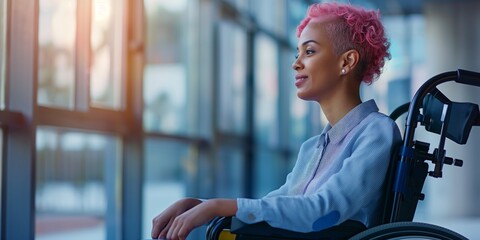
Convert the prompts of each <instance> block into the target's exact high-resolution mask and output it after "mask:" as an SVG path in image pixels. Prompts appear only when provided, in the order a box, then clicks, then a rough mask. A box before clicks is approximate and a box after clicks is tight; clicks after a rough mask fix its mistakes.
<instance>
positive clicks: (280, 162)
mask: <svg viewBox="0 0 480 240" xmlns="http://www.w3.org/2000/svg"><path fill="white" fill-rule="evenodd" d="M290 165H291V163H290V161H289V160H287V159H284V158H282V157H281V156H280V154H279V153H278V151H272V150H265V149H261V150H259V151H257V153H256V154H255V172H254V174H255V176H254V180H255V182H254V184H253V186H255V187H254V197H255V198H261V197H263V196H265V195H266V194H267V193H269V192H271V191H272V190H275V189H277V188H279V187H280V186H282V184H283V183H285V180H286V177H287V174H288V173H289V172H290V170H291V169H290Z"/></svg>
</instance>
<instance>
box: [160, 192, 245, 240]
mask: <svg viewBox="0 0 480 240" xmlns="http://www.w3.org/2000/svg"><path fill="white" fill-rule="evenodd" d="M236 212H237V201H236V200H226V199H213V200H209V201H206V202H203V203H201V204H199V205H197V206H196V207H194V208H192V209H190V210H188V211H186V212H185V213H183V214H181V215H180V216H178V217H176V218H175V220H174V221H173V223H172V225H171V226H170V229H169V230H168V233H167V239H168V240H185V239H186V238H187V236H188V234H190V232H191V231H192V230H193V229H194V228H196V227H198V226H201V225H203V224H206V223H208V222H209V221H210V220H212V219H213V218H214V217H217V216H233V215H235V213H236Z"/></svg>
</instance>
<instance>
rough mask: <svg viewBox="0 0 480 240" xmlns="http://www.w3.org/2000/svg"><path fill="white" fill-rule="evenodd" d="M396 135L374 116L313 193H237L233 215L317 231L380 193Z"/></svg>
mask: <svg viewBox="0 0 480 240" xmlns="http://www.w3.org/2000/svg"><path fill="white" fill-rule="evenodd" d="M387 119H388V120H387ZM385 121H388V122H385ZM397 140H400V136H399V132H398V127H397V126H396V124H395V122H393V121H391V120H390V119H389V118H388V117H385V118H379V119H375V120H374V121H372V122H371V123H369V124H368V125H367V126H366V128H365V129H364V131H362V133H360V134H359V136H358V137H357V139H356V140H353V141H354V142H353V145H352V154H351V155H350V156H349V157H348V158H346V159H345V160H344V163H343V166H342V168H341V169H340V170H339V172H337V173H335V174H334V175H332V176H331V177H330V179H329V180H327V181H326V182H325V184H324V185H323V186H322V187H321V188H319V190H318V191H317V192H316V193H314V194H311V195H297V196H275V197H268V198H262V199H244V198H239V199H237V205H238V211H237V213H236V216H237V218H239V219H240V220H241V221H244V222H246V223H256V222H260V221H266V222H267V223H268V224H270V225H271V226H272V227H277V228H282V229H287V230H292V231H298V232H312V231H320V230H323V229H326V228H329V227H332V226H334V225H337V224H339V223H341V222H343V221H345V220H348V219H350V218H351V217H352V216H353V215H355V213H357V212H358V211H359V210H360V209H361V208H363V207H366V206H368V205H369V204H371V202H372V201H373V200H374V199H377V197H378V194H381V193H382V192H381V190H382V185H383V182H384V179H385V174H386V171H387V167H388V162H389V159H390V154H391V149H392V146H393V144H394V143H395V141H397Z"/></svg>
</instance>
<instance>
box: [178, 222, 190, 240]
mask: <svg viewBox="0 0 480 240" xmlns="http://www.w3.org/2000/svg"><path fill="white" fill-rule="evenodd" d="M186 225H188V224H184V225H183V226H182V227H181V228H180V230H179V231H178V234H177V235H178V239H180V240H185V239H187V237H188V234H190V232H191V231H192V228H191V227H190V226H186Z"/></svg>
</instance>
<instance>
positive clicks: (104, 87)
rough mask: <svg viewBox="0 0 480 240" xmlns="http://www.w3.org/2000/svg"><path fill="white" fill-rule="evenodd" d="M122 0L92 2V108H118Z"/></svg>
mask: <svg viewBox="0 0 480 240" xmlns="http://www.w3.org/2000/svg"><path fill="white" fill-rule="evenodd" d="M122 6H123V0H122V1H119V0H116V1H113V0H93V2H92V26H91V35H90V43H91V49H92V50H91V53H92V56H91V59H92V62H91V64H90V66H91V69H90V97H91V101H92V104H93V105H96V106H100V107H108V108H116V109H118V108H119V107H120V103H121V101H120V99H121V97H122V96H121V95H122V94H121V93H122V91H121V83H122V81H121V78H122V74H121V73H122V70H121V69H122V68H121V67H122V66H121V65H122V62H121V61H122V56H121V55H122V40H123V33H122V32H123V31H122V26H123V25H122V23H123V21H122V19H123V16H122V12H123V10H122Z"/></svg>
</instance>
